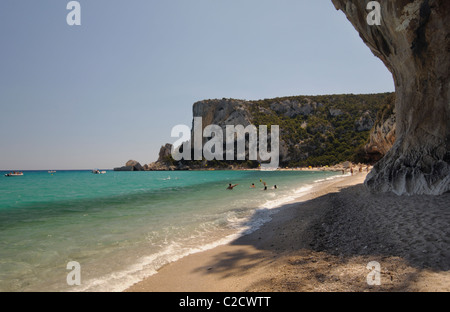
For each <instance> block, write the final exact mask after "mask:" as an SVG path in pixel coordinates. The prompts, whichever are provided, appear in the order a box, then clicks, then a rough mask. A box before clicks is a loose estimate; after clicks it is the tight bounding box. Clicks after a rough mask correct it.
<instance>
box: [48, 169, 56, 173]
mask: <svg viewBox="0 0 450 312" xmlns="http://www.w3.org/2000/svg"><path fill="white" fill-rule="evenodd" d="M48 173H56V171H55V170H50V171H49V172H48Z"/></svg>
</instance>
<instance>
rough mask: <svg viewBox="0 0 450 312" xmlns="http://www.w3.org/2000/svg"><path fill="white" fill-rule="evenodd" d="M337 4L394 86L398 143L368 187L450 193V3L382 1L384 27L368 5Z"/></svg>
mask: <svg viewBox="0 0 450 312" xmlns="http://www.w3.org/2000/svg"><path fill="white" fill-rule="evenodd" d="M332 2H333V4H334V5H335V7H336V9H338V10H342V11H343V12H344V13H345V15H346V16H347V18H348V20H349V21H350V22H351V23H352V24H353V26H354V27H355V28H356V30H357V31H358V32H359V34H360V37H361V38H362V40H363V41H364V43H365V44H366V45H367V46H368V47H369V48H370V49H371V51H372V52H373V53H374V55H375V56H377V57H379V58H380V59H381V60H382V61H383V63H384V64H385V65H386V66H387V68H388V69H389V70H390V71H391V73H392V75H393V78H394V82H395V89H396V103H395V109H396V129H395V131H396V140H395V143H394V145H393V147H392V148H391V149H390V150H389V152H387V154H386V155H385V156H384V157H383V159H381V160H380V161H379V162H378V163H377V164H376V166H375V167H374V169H373V170H372V172H371V173H370V174H369V175H368V177H367V179H366V181H365V184H366V185H367V186H368V187H369V188H370V189H371V190H374V191H382V192H385V191H392V192H394V193H396V194H442V193H444V192H447V191H449V190H450V150H449V144H450V127H449V122H450V101H449V100H450V99H449V97H450V88H449V84H450V81H449V74H450V71H449V65H450V53H449V52H450V21H449V16H450V1H447V0H415V1H412V0H410V1H408V0H392V1H382V2H381V16H382V19H381V25H379V26H369V25H368V23H367V14H368V12H369V11H368V10H367V9H366V5H367V1H360V0H332ZM368 75H370V73H368Z"/></svg>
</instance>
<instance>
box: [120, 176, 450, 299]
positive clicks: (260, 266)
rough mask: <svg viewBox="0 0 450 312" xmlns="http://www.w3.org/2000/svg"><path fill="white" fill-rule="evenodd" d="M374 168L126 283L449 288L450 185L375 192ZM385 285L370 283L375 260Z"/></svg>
mask: <svg viewBox="0 0 450 312" xmlns="http://www.w3.org/2000/svg"><path fill="white" fill-rule="evenodd" d="M365 176H366V173H356V174H355V175H354V176H348V177H343V178H340V179H336V180H332V181H327V182H323V183H320V184H318V185H317V186H316V187H315V188H314V189H313V190H312V191H311V192H310V193H309V194H307V195H305V196H303V197H301V198H299V199H297V200H296V201H295V202H293V203H290V204H287V205H285V206H283V207H281V208H279V209H278V210H279V211H278V213H276V214H275V215H274V216H273V218H272V221H270V222H268V223H266V224H264V225H263V226H262V227H261V228H260V229H258V230H257V231H255V232H253V233H251V234H249V235H246V236H243V237H240V238H239V239H237V240H235V241H233V242H231V243H230V244H227V245H222V246H218V247H216V248H214V249H211V250H207V251H204V252H200V253H196V254H192V255H189V256H186V257H184V258H182V259H180V260H178V261H176V262H173V263H170V264H168V265H166V266H164V267H162V268H161V269H160V270H159V271H158V273H157V274H155V275H153V276H150V277H148V278H146V279H145V280H143V281H142V282H139V283H137V284H135V285H133V286H132V287H130V288H128V289H127V290H126V291H131V292H175V291H176V292H188V291H189V292H223V291H226V292H234V291H237V292H242V291H250V292H255V291H261V292H279V291H295V292H297V291H298V292H304V291H306V292H323V291H325V292H326V291H331V292H341V291H417V292H421V291H450V271H449V270H450V235H449V234H450V233H449V232H450V228H449V224H450V209H449V207H448V203H449V202H450V194H449V193H446V194H444V195H442V196H425V195H423V196H409V197H407V196H402V197H399V196H397V195H394V194H371V193H370V192H369V191H368V190H367V189H366V188H365V187H364V185H363V181H364V179H365ZM372 261H376V262H377V263H379V264H380V274H379V276H380V280H379V281H380V283H379V284H380V285H369V284H368V282H367V276H368V274H369V273H371V269H368V268H367V265H368V263H369V262H372Z"/></svg>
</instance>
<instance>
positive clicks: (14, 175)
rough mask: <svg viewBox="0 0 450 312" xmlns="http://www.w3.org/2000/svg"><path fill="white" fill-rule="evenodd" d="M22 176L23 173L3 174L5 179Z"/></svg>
mask: <svg viewBox="0 0 450 312" xmlns="http://www.w3.org/2000/svg"><path fill="white" fill-rule="evenodd" d="M20 176H23V172H10V173H7V174H5V177H20Z"/></svg>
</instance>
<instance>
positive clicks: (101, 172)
mask: <svg viewBox="0 0 450 312" xmlns="http://www.w3.org/2000/svg"><path fill="white" fill-rule="evenodd" d="M92 173H93V174H105V173H106V171H100V170H98V169H94V170H92Z"/></svg>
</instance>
